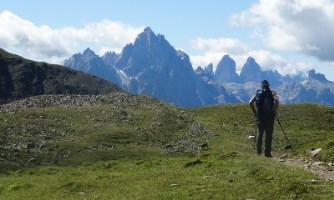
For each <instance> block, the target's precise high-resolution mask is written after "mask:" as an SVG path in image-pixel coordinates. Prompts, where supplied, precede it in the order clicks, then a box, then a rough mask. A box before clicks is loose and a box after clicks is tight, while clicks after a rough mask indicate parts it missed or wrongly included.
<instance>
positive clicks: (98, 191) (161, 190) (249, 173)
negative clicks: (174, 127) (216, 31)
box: [0, 152, 333, 199]
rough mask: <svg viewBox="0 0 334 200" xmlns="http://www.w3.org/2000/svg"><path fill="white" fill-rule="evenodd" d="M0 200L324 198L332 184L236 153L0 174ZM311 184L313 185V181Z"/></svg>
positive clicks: (120, 161) (40, 168) (115, 162)
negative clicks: (1, 199)
mask: <svg viewBox="0 0 334 200" xmlns="http://www.w3.org/2000/svg"><path fill="white" fill-rule="evenodd" d="M0 177H1V181H0V197H2V198H3V199H83V198H86V199H293V198H300V199H330V198H331V197H333V184H330V183H327V182H325V181H322V180H319V179H318V178H316V177H315V176H313V175H310V174H307V173H305V172H303V171H302V170H299V169H295V168H289V167H286V166H282V165H279V164H277V163H276V162H275V161H273V160H268V159H265V158H258V157H254V156H252V155H247V154H242V153H234V152H231V153H228V154H221V155H206V156H199V157H182V156H181V157H180V156H179V157H164V158H161V159H157V158H156V159H131V160H130V159H120V160H117V161H106V162H97V163H95V164H88V165H80V166H77V167H56V166H53V167H51V166H50V167H34V168H27V169H23V170H20V171H16V172H13V173H11V174H9V175H1V176H0ZM313 180H316V181H313Z"/></svg>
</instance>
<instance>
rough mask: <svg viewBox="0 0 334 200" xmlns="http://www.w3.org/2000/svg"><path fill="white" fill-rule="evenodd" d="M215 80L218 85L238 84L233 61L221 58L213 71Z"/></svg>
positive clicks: (226, 57) (227, 57)
mask: <svg viewBox="0 0 334 200" xmlns="http://www.w3.org/2000/svg"><path fill="white" fill-rule="evenodd" d="M215 79H216V81H217V82H218V83H227V82H234V83H238V82H240V80H239V75H238V74H237V72H236V64H235V61H234V60H233V59H232V58H230V56H228V55H225V56H223V58H222V59H221V60H220V62H219V63H218V65H217V68H216V71H215Z"/></svg>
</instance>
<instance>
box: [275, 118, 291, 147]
mask: <svg viewBox="0 0 334 200" xmlns="http://www.w3.org/2000/svg"><path fill="white" fill-rule="evenodd" d="M276 120H277V122H278V125H279V126H280V127H281V130H282V132H283V134H284V136H285V139H286V141H287V142H288V145H287V146H285V148H284V149H285V150H287V149H291V148H292V145H291V143H290V141H289V139H288V136H287V135H286V133H285V131H284V129H283V126H282V124H281V122H280V121H279V119H278V117H277V116H276Z"/></svg>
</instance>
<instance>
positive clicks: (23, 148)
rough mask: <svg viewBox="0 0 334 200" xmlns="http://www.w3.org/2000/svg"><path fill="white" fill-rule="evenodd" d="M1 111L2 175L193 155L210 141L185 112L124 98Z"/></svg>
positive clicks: (61, 100)
mask: <svg viewBox="0 0 334 200" xmlns="http://www.w3.org/2000/svg"><path fill="white" fill-rule="evenodd" d="M0 111H1V113H0V130H1V132H0V137H1V145H0V150H1V159H2V161H3V162H2V164H0V165H3V166H1V167H0V170H1V171H5V170H6V169H7V168H8V166H9V167H10V166H13V167H15V166H17V167H19V166H29V165H53V164H61V165H63V164H65V165H66V164H82V163H84V162H93V161H99V160H110V159H112V160H113V159H117V158H121V157H142V156H144V157H145V156H147V155H151V154H152V156H154V155H155V156H158V155H160V154H163V153H166V152H168V153H173V154H179V153H181V154H194V153H197V152H198V151H199V150H200V145H201V144H202V143H205V142H206V141H207V140H208V139H209V138H210V137H211V133H210V132H209V131H207V130H205V129H204V128H203V127H202V126H201V125H200V124H199V123H198V122H196V121H195V120H194V119H193V118H192V117H191V116H190V115H189V114H187V113H185V112H184V111H180V110H179V109H177V108H176V107H173V106H171V105H168V104H163V103H161V102H159V101H157V100H154V99H152V98H148V97H144V96H138V95H130V94H126V93H113V94H109V95H105V96H102V95H89V96H88V95H74V96H73V95H46V96H37V97H31V98H27V99H23V100H19V101H14V102H12V103H9V104H5V105H2V106H0ZM6 163H7V164H8V166H7V165H6Z"/></svg>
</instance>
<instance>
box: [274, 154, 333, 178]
mask: <svg viewBox="0 0 334 200" xmlns="http://www.w3.org/2000/svg"><path fill="white" fill-rule="evenodd" d="M275 160H277V161H279V162H281V163H283V164H285V165H288V166H293V167H299V168H302V169H304V170H306V171H309V172H311V173H313V174H315V175H317V176H319V177H321V178H323V179H325V180H327V181H331V182H334V163H333V162H329V163H325V162H320V161H317V160H315V159H314V158H305V157H294V158H288V157H287V156H286V155H283V156H281V157H276V158H275Z"/></svg>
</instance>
